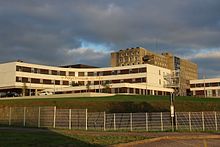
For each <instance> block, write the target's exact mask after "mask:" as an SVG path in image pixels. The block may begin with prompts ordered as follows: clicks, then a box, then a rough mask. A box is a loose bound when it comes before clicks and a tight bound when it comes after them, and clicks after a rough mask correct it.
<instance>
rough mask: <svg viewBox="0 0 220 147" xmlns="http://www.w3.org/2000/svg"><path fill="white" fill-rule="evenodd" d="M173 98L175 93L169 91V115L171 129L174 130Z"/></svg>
mask: <svg viewBox="0 0 220 147" xmlns="http://www.w3.org/2000/svg"><path fill="white" fill-rule="evenodd" d="M174 99H175V93H174V92H171V93H170V116H171V125H172V131H174V117H175V108H174Z"/></svg>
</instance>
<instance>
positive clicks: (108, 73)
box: [103, 71, 112, 76]
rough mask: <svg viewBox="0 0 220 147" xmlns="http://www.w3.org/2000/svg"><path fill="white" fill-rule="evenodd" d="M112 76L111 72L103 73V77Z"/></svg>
mask: <svg viewBox="0 0 220 147" xmlns="http://www.w3.org/2000/svg"><path fill="white" fill-rule="evenodd" d="M108 75H112V71H103V76H108Z"/></svg>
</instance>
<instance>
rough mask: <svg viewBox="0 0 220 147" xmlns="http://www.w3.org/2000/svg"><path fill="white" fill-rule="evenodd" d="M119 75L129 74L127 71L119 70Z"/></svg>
mask: <svg viewBox="0 0 220 147" xmlns="http://www.w3.org/2000/svg"><path fill="white" fill-rule="evenodd" d="M120 74H129V69H124V70H121V71H120Z"/></svg>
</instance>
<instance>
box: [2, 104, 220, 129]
mask: <svg viewBox="0 0 220 147" xmlns="http://www.w3.org/2000/svg"><path fill="white" fill-rule="evenodd" d="M0 125H1V126H23V127H46V128H62V129H63V128H64V129H81V130H104V131H105V130H129V131H138V130H141V131H170V130H177V131H219V127H220V112H176V113H175V117H174V118H173V121H172V118H171V115H170V113H169V112H150V113H148V112H146V113H105V112H88V111H87V109H57V108H56V107H4V108H0Z"/></svg>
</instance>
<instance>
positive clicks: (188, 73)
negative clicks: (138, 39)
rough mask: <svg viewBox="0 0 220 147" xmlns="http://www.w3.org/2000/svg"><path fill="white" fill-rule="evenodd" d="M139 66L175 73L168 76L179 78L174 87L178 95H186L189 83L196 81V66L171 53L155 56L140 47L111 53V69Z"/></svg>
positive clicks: (155, 54)
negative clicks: (144, 65)
mask: <svg viewBox="0 0 220 147" xmlns="http://www.w3.org/2000/svg"><path fill="white" fill-rule="evenodd" d="M139 64H151V65H154V66H159V67H162V68H166V69H169V70H172V71H177V72H178V74H174V75H170V76H179V77H178V81H179V84H178V85H176V87H178V93H179V94H178V95H187V93H189V89H190V84H189V81H190V80H193V79H198V66H197V64H195V63H193V62H191V61H188V60H185V59H181V58H179V57H176V56H174V55H172V54H171V53H162V54H157V53H153V52H151V51H149V50H147V49H145V48H142V47H136V48H127V49H123V50H120V51H118V52H114V53H111V66H112V67H117V66H129V65H139ZM168 85H169V84H168Z"/></svg>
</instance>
